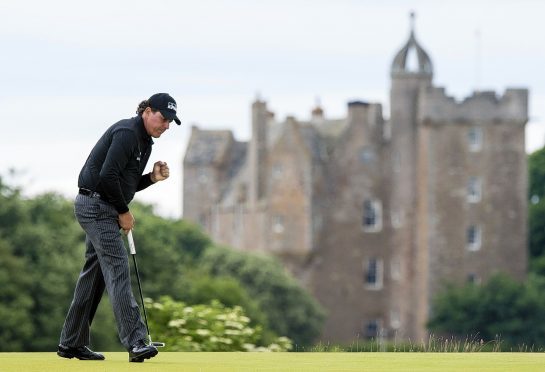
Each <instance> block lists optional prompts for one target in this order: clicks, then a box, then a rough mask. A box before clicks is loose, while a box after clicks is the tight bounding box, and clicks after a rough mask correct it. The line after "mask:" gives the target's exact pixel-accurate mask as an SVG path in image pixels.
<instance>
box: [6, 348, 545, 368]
mask: <svg viewBox="0 0 545 372" xmlns="http://www.w3.org/2000/svg"><path fill="white" fill-rule="evenodd" d="M104 355H105V356H106V360H105V361H80V360H73V359H71V360H69V359H63V358H59V357H58V356H57V355H56V354H55V353H0V371H6V372H12V371H21V372H34V371H55V372H64V371H66V372H86V371H115V372H123V371H131V372H134V371H157V372H163V371H181V372H183V371H188V372H189V371H202V372H207V371H217V372H227V371H256V372H258V371H440V372H446V371H479V372H486V371H517V372H518V371H544V370H545V354H542V353H416V352H415V353H410V352H408V353H395V352H393V353H392V352H390V353H378V352H373V353H237V352H232V353H174V352H162V353H159V355H158V356H157V357H155V358H153V359H151V360H146V361H145V362H144V363H129V362H128V360H127V353H104Z"/></svg>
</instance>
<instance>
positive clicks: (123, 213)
mask: <svg viewBox="0 0 545 372" xmlns="http://www.w3.org/2000/svg"><path fill="white" fill-rule="evenodd" d="M176 111H177V107H176V101H175V100H174V99H173V98H172V97H171V96H170V95H168V94H167V93H158V94H154V95H153V96H151V97H150V98H149V99H148V100H145V101H142V102H141V103H140V104H139V106H138V109H137V116H135V117H133V118H131V119H125V120H121V121H119V122H117V123H115V124H114V125H112V126H111V127H110V128H108V130H106V132H105V133H104V134H103V135H102V137H101V138H100V139H99V140H98V142H97V144H96V145H95V147H94V148H93V150H92V151H91V153H90V154H89V157H88V158H87V161H86V162H85V165H84V166H83V168H82V170H81V172H80V175H79V179H78V186H79V194H78V196H77V197H76V201H75V208H74V209H75V215H76V218H77V220H78V222H79V224H80V225H81V227H82V228H83V230H85V233H86V239H85V244H86V252H85V265H84V266H83V269H82V271H81V273H80V276H79V278H78V282H77V283H76V289H75V291H74V298H73V300H72V303H71V304H70V309H69V310H68V314H67V315H66V319H65V322H64V326H63V329H62V332H61V337H60V344H59V347H58V350H57V354H58V355H59V356H61V357H64V358H78V359H82V360H102V359H104V356H103V355H102V354H99V353H96V352H94V351H92V350H90V349H89V347H88V345H89V344H90V333H89V331H90V326H91V323H92V321H93V317H94V315H95V312H96V309H97V307H98V304H99V302H100V299H101V297H102V294H103V292H104V289H105V288H106V290H107V291H108V296H109V298H110V302H111V304H112V307H113V310H114V315H115V319H116V323H117V330H118V333H119V338H120V340H121V343H122V344H123V346H125V348H127V350H128V351H129V361H131V362H143V361H144V359H149V358H152V357H154V356H155V355H157V353H158V351H157V348H156V347H155V346H153V345H147V344H146V343H145V341H144V340H145V339H146V334H147V332H146V328H145V325H144V323H143V322H142V319H141V316H140V311H139V309H138V304H137V303H136V301H135V299H134V296H133V293H132V289H131V283H130V278H129V263H128V255H127V251H126V249H125V246H124V244H123V240H122V236H121V234H120V229H121V230H123V231H124V232H125V233H128V231H129V230H131V229H132V228H133V227H134V223H135V221H134V217H133V215H132V214H131V212H130V210H129V206H128V205H129V203H130V202H131V200H132V199H133V197H134V194H135V193H136V192H137V191H140V190H143V189H145V188H147V187H148V186H150V185H152V184H153V183H156V182H159V181H163V180H166V179H167V178H168V177H169V168H168V165H167V163H165V162H162V161H158V162H156V163H155V164H154V165H153V169H152V171H151V172H150V173H148V174H145V175H143V172H144V169H145V167H146V164H147V162H148V160H149V157H150V154H151V148H152V145H153V140H152V137H153V138H159V137H160V136H161V135H162V134H163V133H164V132H165V131H166V130H167V129H169V125H170V123H171V122H172V121H173V120H174V121H175V122H176V123H177V124H178V125H179V124H180V119H178V117H177V114H176Z"/></svg>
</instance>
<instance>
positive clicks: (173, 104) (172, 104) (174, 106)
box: [167, 102, 176, 111]
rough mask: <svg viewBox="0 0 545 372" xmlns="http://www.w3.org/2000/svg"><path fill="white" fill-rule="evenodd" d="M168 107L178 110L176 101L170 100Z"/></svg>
mask: <svg viewBox="0 0 545 372" xmlns="http://www.w3.org/2000/svg"><path fill="white" fill-rule="evenodd" d="M167 108H168V109H169V110H174V111H176V104H175V103H174V102H169V103H168V104H167Z"/></svg>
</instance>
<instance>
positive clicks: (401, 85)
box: [390, 13, 433, 338]
mask: <svg viewBox="0 0 545 372" xmlns="http://www.w3.org/2000/svg"><path fill="white" fill-rule="evenodd" d="M391 78H392V86H391V91H390V124H391V149H392V153H391V157H392V170H393V172H392V174H391V185H392V189H391V206H392V207H391V208H392V210H391V215H392V220H395V225H396V230H395V233H394V235H393V237H392V238H393V242H392V243H393V246H394V247H396V248H395V250H396V252H395V254H396V255H397V257H394V260H395V261H398V262H400V264H401V265H402V272H404V275H405V278H404V280H402V281H400V284H399V285H398V286H396V287H395V288H392V292H391V304H390V306H391V308H393V309H399V313H400V317H401V323H402V324H403V325H404V327H402V329H401V332H402V333H404V332H407V334H411V335H413V336H414V335H416V336H417V337H418V338H421V337H422V336H424V335H423V334H422V333H421V331H422V330H423V328H422V325H421V323H422V319H420V316H419V315H420V314H421V313H422V309H421V308H420V307H421V306H423V305H424V304H425V301H424V300H423V299H422V298H421V297H420V295H421V293H423V292H425V288H422V285H423V282H422V280H425V279H422V278H421V277H419V276H418V273H419V272H420V271H421V270H420V267H419V265H420V263H419V260H420V252H418V244H417V239H418V236H417V226H418V214H417V197H416V196H417V195H418V193H417V191H418V190H417V181H418V172H419V170H418V160H419V159H418V120H417V118H418V106H419V100H420V97H421V95H422V92H424V91H425V90H426V89H428V88H429V87H431V84H432V78H433V68H432V63H431V59H430V57H429V56H428V54H427V53H426V51H425V50H424V49H423V48H422V47H421V46H420V44H419V43H418V42H417V40H416V37H415V32H414V14H413V13H411V30H410V34H409V39H408V40H407V42H406V43H405V45H404V46H403V47H402V48H401V50H400V51H399V52H398V53H397V54H396V56H395V58H394V60H393V63H392V67H391ZM396 311H397V310H396ZM403 328H404V329H403Z"/></svg>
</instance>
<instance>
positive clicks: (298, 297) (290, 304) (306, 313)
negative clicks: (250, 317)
mask: <svg viewBox="0 0 545 372" xmlns="http://www.w3.org/2000/svg"><path fill="white" fill-rule="evenodd" d="M203 267H205V268H206V269H207V271H208V272H209V273H210V274H211V275H214V276H228V277H233V278H236V279H237V280H239V281H240V282H241V284H242V285H243V286H244V287H245V288H246V289H247V291H248V293H250V295H251V296H252V298H255V299H256V300H257V301H258V304H259V307H260V309H261V310H262V311H263V312H264V313H265V315H266V317H267V323H268V324H269V326H270V327H271V329H272V330H273V331H274V332H275V333H276V334H279V335H285V336H287V337H289V338H290V339H292V340H293V341H294V342H295V343H296V344H297V345H299V346H307V345H311V344H312V342H313V341H314V339H315V338H316V337H317V336H318V335H319V333H320V331H321V328H322V324H323V320H324V317H325V315H324V311H323V309H322V308H321V306H320V305H318V303H317V302H316V301H315V300H314V299H313V298H312V297H311V296H310V295H309V294H308V293H306V292H305V291H304V290H303V289H301V287H300V286H299V285H298V284H297V283H296V282H295V280H294V279H293V278H291V277H289V276H287V275H286V274H285V270H284V269H283V267H282V266H281V265H280V264H279V263H278V261H276V260H275V259H273V258H271V257H265V256H261V255H255V254H243V253H241V252H237V251H234V250H232V249H228V248H216V249H213V250H208V251H206V252H205V254H204V257H203Z"/></svg>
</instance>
